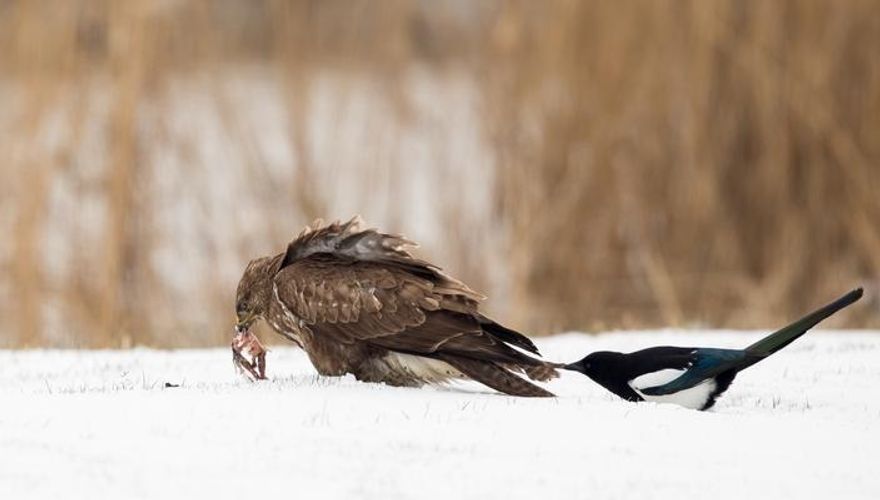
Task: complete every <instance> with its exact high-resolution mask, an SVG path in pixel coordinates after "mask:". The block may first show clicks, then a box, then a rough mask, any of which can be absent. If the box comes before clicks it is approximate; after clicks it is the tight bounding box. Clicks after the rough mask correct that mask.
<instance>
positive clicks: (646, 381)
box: [629, 369, 717, 410]
mask: <svg viewBox="0 0 880 500" xmlns="http://www.w3.org/2000/svg"><path fill="white" fill-rule="evenodd" d="M685 371H686V370H674V369H666V370H660V371H656V372H651V373H646V374H644V375H641V376H639V377H636V378H634V379H632V380H630V381H629V385H630V387H632V388H633V390H634V391H636V392H637V393H639V396H641V397H642V399H644V400H645V401H651V402H654V403H672V404H677V405H679V406H684V407H685V408H690V409H692V410H700V409H702V408H703V407H704V406H705V405H706V402H707V401H708V400H709V397H710V396H711V395H712V393H714V392H715V388H716V387H717V384H716V383H715V380H714V379H708V380H705V381H703V382H700V383H699V384H697V385H695V386H693V387H691V388H690V389H685V390H683V391H678V392H675V393H672V394H665V395H663V396H650V395H647V394H643V393H642V391H641V389H647V388H649V387H657V386H660V385H664V384H667V383H669V382H672V381H673V380H675V379H677V378H678V377H680V376H681V375H682V374H684V372H685Z"/></svg>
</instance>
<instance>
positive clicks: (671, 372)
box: [629, 368, 686, 390]
mask: <svg viewBox="0 0 880 500" xmlns="http://www.w3.org/2000/svg"><path fill="white" fill-rule="evenodd" d="M685 371H686V370H676V369H674V368H667V369H666V370H660V371H656V372H651V373H646V374H644V375H640V376H638V377H636V378H634V379H632V380H630V381H629V386H630V387H632V388H633V389H635V390H639V389H647V388H648V387H657V386H658V385H664V384H668V383H669V382H672V381H673V380H675V379H677V378H678V377H680V376H682V375H684V372H685Z"/></svg>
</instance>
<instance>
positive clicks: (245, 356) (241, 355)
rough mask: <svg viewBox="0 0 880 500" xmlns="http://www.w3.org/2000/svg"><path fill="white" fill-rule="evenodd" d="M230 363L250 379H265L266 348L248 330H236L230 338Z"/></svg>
mask: <svg viewBox="0 0 880 500" xmlns="http://www.w3.org/2000/svg"><path fill="white" fill-rule="evenodd" d="M232 364H233V365H235V367H236V368H237V369H238V371H239V373H241V374H243V375H245V376H246V377H248V378H250V379H251V380H265V379H266V348H265V347H263V344H261V343H260V339H258V338H257V336H256V335H254V334H253V333H251V332H250V331H244V332H236V333H235V336H234V337H233V338H232Z"/></svg>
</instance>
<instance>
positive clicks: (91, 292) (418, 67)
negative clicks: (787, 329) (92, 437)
mask: <svg viewBox="0 0 880 500" xmlns="http://www.w3.org/2000/svg"><path fill="white" fill-rule="evenodd" d="M878 54H880V3H878V2H876V1H858V0H845V1H831V0H827V1H812V0H803V1H702V0H693V1H676V2H660V1H651V2H647V1H646V2H574V1H552V2H531V1H521V2H516V1H514V2H500V1H485V2H469V1H465V0H445V1H421V2H392V1H383V2H370V1H366V0H364V1H335V0H330V1H327V0H324V1H312V2H283V1H254V2H245V1H234V0H222V1H221V0H218V1H197V0H193V1H183V0H126V1H124V2H122V1H120V2H117V1H112V0H106V1H62V0H57V1H32V0H21V1H14V0H5V1H0V160H2V161H0V173H2V174H3V179H4V180H3V182H2V183H0V230H2V234H4V235H5V237H3V238H2V240H0V270H2V274H0V346H6V347H9V346H31V347H33V346H62V347H66V346H84V347H118V346H131V345H150V346H164V347H173V346H197V345H216V344H221V343H226V342H228V340H229V337H230V334H231V325H232V318H233V314H232V310H233V307H232V301H233V294H234V289H235V285H236V283H237V280H238V277H239V274H240V272H241V271H242V270H243V268H244V266H245V264H246V262H247V261H248V260H249V258H252V257H255V256H258V255H264V254H268V253H271V252H278V251H281V250H282V249H283V248H284V246H285V244H286V242H287V241H288V240H289V239H290V238H291V237H292V236H293V235H294V234H295V233H296V232H298V231H299V230H300V229H301V227H302V226H303V225H305V224H306V223H308V222H310V221H311V220H312V219H313V218H315V217H322V218H324V219H336V218H348V217H350V216H351V215H352V214H354V213H360V214H362V215H363V216H364V217H365V219H366V220H367V222H368V223H370V224H371V225H376V226H379V227H382V228H385V229H388V230H392V231H397V232H403V233H404V234H406V235H408V236H410V237H411V238H413V239H416V240H419V241H421V242H422V248H421V250H420V252H421V254H422V255H423V256H426V257H428V258H431V259H434V260H436V261H437V262H438V263H439V264H441V265H442V266H443V267H445V268H446V269H447V270H449V271H450V272H452V273H454V274H455V275H457V276H459V277H461V278H462V279H464V280H466V281H467V282H469V283H471V284H472V285H473V287H474V288H476V289H479V290H481V291H483V292H485V293H487V294H488V295H489V296H490V297H491V298H490V300H489V301H488V303H487V307H488V309H489V311H490V313H491V314H493V315H495V316H496V317H498V318H499V319H501V320H502V321H503V322H505V323H507V324H509V325H511V326H514V327H517V328H520V329H523V330H524V331H526V332H529V333H532V334H546V333H551V332H557V331H561V330H567V329H581V330H587V331H597V330H600V329H605V328H636V327H662V326H684V327H687V326H704V325H705V326H713V327H737V328H755V327H757V328H771V327H774V326H777V325H780V324H781V323H783V322H786V321H787V320H789V319H792V318H794V317H796V316H798V315H799V314H800V313H803V312H805V311H806V310H807V309H809V308H811V307H813V306H816V305H818V304H820V303H824V302H825V301H828V300H830V299H831V298H833V297H834V296H836V295H837V294H838V293H841V292H844V291H846V290H847V289H848V288H850V287H852V286H855V285H859V284H861V285H865V286H866V287H867V288H868V292H869V297H868V299H869V300H868V301H866V302H867V304H863V305H861V306H860V307H857V308H854V309H853V310H852V311H849V312H847V314H844V315H841V316H840V317H839V318H835V319H834V320H833V321H832V322H829V324H831V325H834V326H847V327H871V326H873V327H877V326H880V306H878V301H877V299H874V298H872V296H876V295H877V293H878V292H880V289H878V277H880V196H878V193H880V165H878V160H880V56H878Z"/></svg>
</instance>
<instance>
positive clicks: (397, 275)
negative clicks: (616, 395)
mask: <svg viewBox="0 0 880 500" xmlns="http://www.w3.org/2000/svg"><path fill="white" fill-rule="evenodd" d="M414 246H415V244H414V243H413V242H411V241H408V240H406V239H405V238H403V237H402V236H399V235H394V234H386V233H382V232H379V231H377V230H375V229H364V228H363V227H362V221H361V219H360V218H359V217H355V218H353V219H352V220H350V221H348V222H346V223H339V222H335V223H333V224H329V225H323V224H322V223H321V221H316V222H315V223H314V224H312V225H311V226H309V227H306V228H305V229H304V230H303V232H302V233H300V234H299V236H297V237H296V238H295V239H294V240H293V241H292V242H291V243H290V244H289V245H288V246H287V249H286V250H285V251H284V252H281V253H279V254H277V255H273V256H268V257H262V258H259V259H256V260H253V261H251V262H250V263H249V264H248V266H247V268H246V269H245V271H244V275H243V276H242V277H241V281H240V282H239V284H238V291H237V294H236V304H235V307H236V315H237V318H238V324H237V326H236V331H237V335H236V339H235V340H234V341H233V356H234V358H235V360H236V364H237V365H238V366H239V367H241V368H244V369H246V370H248V371H249V372H250V373H251V374H252V375H253V376H255V377H257V378H263V377H264V376H265V375H264V373H265V362H264V352H263V349H262V348H261V346H260V345H259V342H258V341H257V340H256V337H254V336H253V335H252V334H251V333H250V328H251V326H252V325H253V324H254V323H255V322H256V321H258V320H260V319H263V320H265V321H266V322H267V323H268V324H269V325H270V326H271V327H272V328H273V329H274V330H275V331H276V332H277V333H278V334H280V335H281V336H282V337H284V338H286V339H288V340H290V341H292V342H293V343H294V344H296V345H298V346H299V347H301V348H302V349H303V350H304V351H305V352H306V354H308V356H309V359H310V360H311V362H312V364H313V365H314V366H315V369H316V370H317V371H318V373H320V374H321V375H326V376H341V375H345V374H348V373H350V374H352V375H354V376H355V378H357V379H358V380H362V381H366V382H384V383H386V384H389V385H394V386H410V387H415V386H421V385H423V384H438V383H443V382H447V381H450V380H453V379H472V380H476V381H477V382H480V383H482V384H484V385H486V386H489V387H491V388H492V389H495V390H497V391H500V392H503V393H505V394H510V395H514V396H531V397H547V396H553V394H552V393H550V392H548V391H546V390H545V389H542V388H541V387H538V386H537V385H535V384H533V383H531V382H529V381H527V380H526V379H524V378H522V377H521V376H519V374H522V375H525V376H526V377H528V378H529V379H531V380H536V381H547V380H549V379H551V378H554V377H556V376H557V375H558V374H557V371H556V369H557V368H560V367H561V366H562V365H560V364H556V363H549V362H546V361H543V360H540V359H538V358H537V357H535V356H539V353H538V349H537V348H536V347H535V345H534V344H533V343H532V341H531V340H529V339H528V338H527V337H525V336H524V335H522V334H521V333H519V332H516V331H513V330H511V329H509V328H505V327H504V326H502V325H500V324H498V323H496V322H494V321H492V320H491V319H489V318H487V317H486V316H484V315H483V314H481V313H480V311H479V305H480V301H481V300H483V299H484V297H483V296H482V295H480V294H478V293H476V292H474V291H473V290H471V289H470V288H468V286H467V285H465V284H464V283H462V282H461V281H458V280H457V279H455V278H453V277H451V276H449V275H447V274H445V273H444V272H443V271H442V270H441V269H440V268H439V267H437V266H435V265H433V264H430V263H428V262H425V261H424V260H420V259H417V258H415V257H413V256H412V254H410V252H409V251H408V247H414ZM243 349H244V350H245V351H246V353H248V354H251V355H253V356H254V357H255V362H254V363H251V362H249V361H248V360H247V359H246V358H245V357H244V356H243V355H242V350H243ZM527 353H531V354H532V355H529V354H527ZM533 355H534V356H533Z"/></svg>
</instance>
